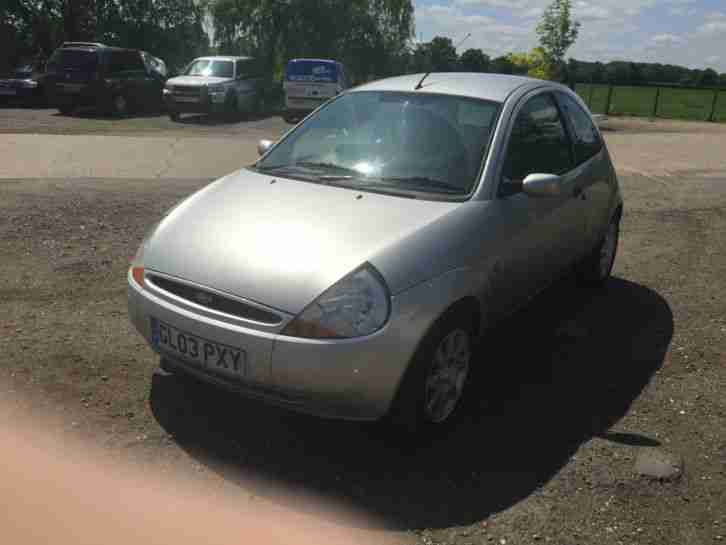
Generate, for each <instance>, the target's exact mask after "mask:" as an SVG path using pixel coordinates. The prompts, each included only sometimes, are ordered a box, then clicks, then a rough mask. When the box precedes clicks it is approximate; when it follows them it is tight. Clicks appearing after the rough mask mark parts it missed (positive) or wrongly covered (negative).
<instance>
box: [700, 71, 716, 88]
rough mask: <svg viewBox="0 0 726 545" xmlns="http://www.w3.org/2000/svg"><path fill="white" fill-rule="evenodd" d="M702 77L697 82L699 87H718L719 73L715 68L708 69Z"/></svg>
mask: <svg viewBox="0 0 726 545" xmlns="http://www.w3.org/2000/svg"><path fill="white" fill-rule="evenodd" d="M700 76H701V77H700V79H699V81H698V82H697V83H698V85H703V86H704V87H713V86H715V85H718V72H716V71H715V70H714V69H713V68H706V70H704V71H703V73H701V74H700Z"/></svg>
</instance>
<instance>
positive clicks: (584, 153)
mask: <svg viewBox="0 0 726 545" xmlns="http://www.w3.org/2000/svg"><path fill="white" fill-rule="evenodd" d="M558 98H559V101H560V104H561V106H562V110H563V111H564V112H565V115H566V116H567V118H568V119H569V120H570V124H571V126H572V129H573V132H574V134H573V138H574V141H575V142H574V145H575V146H574V147H575V159H576V160H577V164H578V165H579V164H581V163H584V162H585V161H587V160H588V159H590V158H591V157H594V156H595V155H597V154H598V153H599V152H600V150H601V149H602V142H601V141H600V135H599V134H598V132H597V128H596V127H595V124H594V123H593V121H592V118H591V117H590V115H589V114H588V113H587V112H585V110H583V109H582V107H581V106H580V105H579V104H577V102H575V101H574V100H573V99H572V98H571V97H569V96H567V95H566V94H564V93H559V95H558Z"/></svg>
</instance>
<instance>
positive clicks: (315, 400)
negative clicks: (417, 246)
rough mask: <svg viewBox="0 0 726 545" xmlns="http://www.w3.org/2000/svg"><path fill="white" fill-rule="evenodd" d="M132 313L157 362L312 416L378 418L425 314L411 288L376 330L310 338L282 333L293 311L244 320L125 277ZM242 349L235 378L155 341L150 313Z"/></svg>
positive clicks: (425, 320)
mask: <svg viewBox="0 0 726 545" xmlns="http://www.w3.org/2000/svg"><path fill="white" fill-rule="evenodd" d="M128 304H129V317H130V319H131V322H132V323H133V325H134V326H135V328H136V329H137V331H138V332H139V333H140V334H141V335H142V336H143V337H144V338H145V339H146V341H147V342H148V343H149V344H150V345H151V347H152V348H153V349H154V350H155V351H156V352H157V353H159V355H160V356H161V358H162V368H163V369H166V370H171V371H182V372H185V373H188V374H191V375H194V376H196V377H197V378H199V379H201V380H203V381H206V382H209V383H212V384H215V385H217V386H221V387H224V388H226V389H229V390H232V391H235V392H237V393H239V394H242V395H244V396H247V397H250V398H254V399H259V400H263V401H265V402H268V403H271V404H274V405H277V406H281V407H284V408H287V409H291V410H294V411H298V412H304V413H308V414H313V415H317V416H322V417H327V418H336V419H345V420H377V419H379V418H381V417H383V416H384V415H385V414H386V413H387V412H388V409H389V407H390V405H391V402H392V401H393V398H394V396H395V394H396V391H397V389H398V385H399V383H400V381H401V379H402V377H403V374H404V372H405V370H406V368H407V366H408V363H409V361H410V360H411V358H412V357H413V354H414V352H415V350H416V347H417V345H418V342H419V340H420V339H421V337H422V336H423V335H424V333H425V331H426V329H427V327H428V324H429V323H430V319H429V318H428V317H426V316H425V314H426V313H425V310H424V311H423V312H422V309H421V306H420V304H419V303H418V299H417V296H416V294H413V293H412V294H409V295H405V294H404V295H402V296H399V297H394V298H392V303H391V304H392V309H391V318H390V319H389V321H388V323H387V324H386V326H385V327H384V328H383V329H381V330H380V331H378V332H376V333H374V334H373V335H370V336H366V337H361V338H356V339H341V340H313V339H302V338H293V337H288V336H283V335H280V333H279V332H280V331H282V329H283V328H284V326H285V325H286V324H287V323H288V322H289V321H290V320H291V319H292V318H293V316H291V315H290V316H285V317H284V319H283V322H282V323H281V324H278V325H277V326H276V327H275V328H272V329H270V328H260V327H259V326H258V325H252V326H247V325H242V324H240V322H239V320H236V322H235V321H231V320H226V319H225V318H223V317H219V316H210V315H209V314H207V313H205V312H204V311H203V310H201V309H200V311H195V310H194V309H193V308H192V307H190V306H189V305H186V304H184V303H180V302H179V301H175V300H174V298H173V297H172V298H168V297H166V296H165V295H164V294H162V293H158V292H156V291H155V290H150V289H148V286H147V287H145V288H141V287H140V286H139V285H138V284H137V283H136V282H135V281H134V280H133V278H132V277H131V275H129V277H128ZM152 317H153V318H155V319H157V320H160V321H162V322H164V323H167V324H171V325H172V326H173V327H175V328H177V329H179V330H181V331H185V332H188V333H190V334H192V335H196V336H198V337H200V338H203V339H208V340H211V341H213V342H217V343H220V344H224V345H228V346H233V347H239V348H241V349H243V350H244V351H245V352H246V358H247V372H246V375H245V376H244V377H243V378H240V379H236V378H235V379H232V378H228V377H226V376H220V375H218V374H214V373H213V372H211V371H209V370H208V369H205V368H202V367H200V366H198V365H196V364H192V363H190V362H188V361H184V360H183V359H180V358H179V357H178V356H175V355H171V354H169V353H166V352H165V351H164V350H161V349H159V348H158V347H157V346H155V345H154V342H153V340H152V332H151V318H152Z"/></svg>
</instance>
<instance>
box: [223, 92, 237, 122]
mask: <svg viewBox="0 0 726 545" xmlns="http://www.w3.org/2000/svg"><path fill="white" fill-rule="evenodd" d="M224 117H225V118H226V119H227V121H236V120H237V119H239V100H238V99H237V95H236V94H234V93H229V94H228V95H227V98H226V99H225V100H224Z"/></svg>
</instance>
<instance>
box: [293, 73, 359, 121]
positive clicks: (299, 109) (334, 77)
mask: <svg viewBox="0 0 726 545" xmlns="http://www.w3.org/2000/svg"><path fill="white" fill-rule="evenodd" d="M349 87H350V81H349V79H348V76H347V74H346V72H345V67H344V66H343V65H342V64H341V63H339V62H338V61H334V60H329V59H292V60H290V61H289V62H288V63H287V66H285V76H284V81H283V89H284V91H285V120H286V121H287V122H288V123H291V122H293V121H294V120H296V119H300V118H302V117H304V116H305V115H307V114H308V113H310V112H312V111H313V110H315V109H316V108H317V107H318V106H320V105H321V104H322V103H323V102H325V101H327V100H329V99H331V98H332V97H334V96H336V95H337V94H339V93H341V92H342V91H344V90H345V89H348V88H349Z"/></svg>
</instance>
